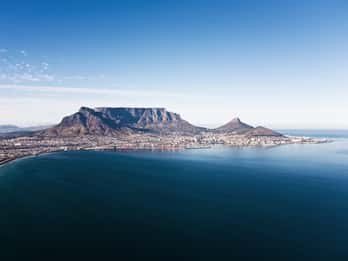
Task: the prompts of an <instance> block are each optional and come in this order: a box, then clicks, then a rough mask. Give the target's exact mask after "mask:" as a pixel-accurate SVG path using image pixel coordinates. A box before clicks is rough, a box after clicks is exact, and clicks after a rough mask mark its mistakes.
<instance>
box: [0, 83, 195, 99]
mask: <svg viewBox="0 0 348 261" xmlns="http://www.w3.org/2000/svg"><path fill="white" fill-rule="evenodd" d="M0 90H16V91H21V92H30V93H41V94H54V93H56V94H95V95H117V96H133V97H135V96H137V97H139V96H141V97H181V98H183V97H187V94H179V93H175V92H167V91H166V92H161V91H149V90H120V89H107V88H82V87H63V86H59V87H53V86H30V85H17V84H13V85H12V84H0ZM193 95H194V94H193Z"/></svg>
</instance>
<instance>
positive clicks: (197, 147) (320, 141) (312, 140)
mask: <svg viewBox="0 0 348 261" xmlns="http://www.w3.org/2000/svg"><path fill="white" fill-rule="evenodd" d="M288 137H289V136H288ZM292 138H295V137H294V136H293V137H292ZM296 138H300V137H298V136H297V137H296ZM301 139H303V137H301ZM308 140H310V142H308ZM331 142H334V140H329V139H319V138H309V137H306V140H303V141H300V142H298V141H297V142H291V143H284V144H282V143H280V144H265V145H242V146H238V145H237V146H236V145H231V144H209V145H207V144H200V145H195V146H179V147H126V148H125V147H124V148H117V147H114V148H109V147H104V148H103V147H95V148H91V147H86V148H76V147H74V148H70V149H56V150H52V151H46V150H45V151H42V152H40V151H39V152H36V153H33V154H23V155H18V156H16V157H9V158H4V159H2V160H0V167H2V166H5V165H7V164H9V163H12V162H15V161H17V160H19V159H23V158H28V157H36V156H39V155H43V154H49V153H57V152H67V151H109V152H122V151H123V152H125V151H160V152H170V151H182V150H200V149H211V148H212V147H214V145H223V146H226V147H229V148H240V147H249V148H250V147H255V148H256V147H262V148H274V147H278V146H282V145H293V144H302V145H306V144H323V143H331Z"/></svg>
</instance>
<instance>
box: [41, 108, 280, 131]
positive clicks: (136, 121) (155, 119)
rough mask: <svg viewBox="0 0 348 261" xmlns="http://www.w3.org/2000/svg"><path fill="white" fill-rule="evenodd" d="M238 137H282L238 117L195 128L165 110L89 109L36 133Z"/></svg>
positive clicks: (177, 115) (83, 109)
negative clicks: (210, 125)
mask: <svg viewBox="0 0 348 261" xmlns="http://www.w3.org/2000/svg"><path fill="white" fill-rule="evenodd" d="M202 132H208V133H211V134H214V133H215V134H222V135H223V134H240V135H245V136H247V137H255V136H282V135H281V134H280V133H278V132H275V131H273V130H271V129H267V128H264V127H256V128H254V127H252V126H250V125H248V124H246V123H244V122H242V121H241V120H240V119H239V118H234V119H233V120H231V121H230V122H228V123H226V124H225V125H223V126H221V127H219V128H216V129H206V128H202V127H197V126H194V125H192V124H190V123H189V122H187V121H185V120H183V119H182V118H181V117H180V115H179V114H176V113H173V112H169V111H167V110H166V109H164V108H127V107H125V108H123V107H119V108H108V107H101V108H94V109H92V108H88V107H81V108H80V110H79V111H78V112H76V113H74V114H72V115H70V116H67V117H64V118H63V120H62V121H61V122H60V123H59V124H58V125H56V126H54V127H51V128H48V129H45V130H42V131H39V132H36V133H35V134H36V135H39V136H45V137H76V136H83V135H96V136H115V137H117V136H120V135H128V134H133V133H153V134H161V135H167V134H178V135H196V134H200V133H202Z"/></svg>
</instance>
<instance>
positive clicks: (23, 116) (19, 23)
mask: <svg viewBox="0 0 348 261" xmlns="http://www.w3.org/2000/svg"><path fill="white" fill-rule="evenodd" d="M347 58H348V2H347V1H329V0H327V1H320V0H318V1H314V0H313V1H310V0H307V1H296V0H294V1H256V0H255V1H251V0H250V1H248V0H247V1H213V0H211V1H207V0H201V1H198V0H192V1H189V0H188V1H187V0H186V1H184V0H177V1H174V0H168V1H166V0H162V1H149V0H148V1H145V0H144V1H139V0H137V1H136V0H130V1H102V0H100V1H55V2H52V1H6V2H4V3H2V8H1V9H0V113H1V117H0V124H4V123H14V124H18V125H31V124H45V123H54V122H58V121H59V120H60V118H61V117H62V116H64V115H66V114H70V113H73V112H74V111H76V110H77V109H78V108H79V107H80V106H82V105H86V106H91V107H95V106H160V107H166V108H168V109H169V110H172V111H176V112H179V113H180V114H181V115H182V116H183V117H184V118H186V119H187V120H189V121H191V122H193V123H196V124H203V125H206V126H215V125H219V124H222V123H224V122H226V121H228V120H229V119H231V118H233V117H236V116H239V117H240V118H242V119H243V120H244V121H247V122H249V123H251V124H254V125H266V126H270V127H274V128H290V127H293V128H348V120H347V115H348V105H347V104H348V102H347V100H348V98H347V97H348V86H347V83H348V81H347V80H348V73H347V69H348V59H347Z"/></svg>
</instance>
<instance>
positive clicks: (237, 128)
mask: <svg viewBox="0 0 348 261" xmlns="http://www.w3.org/2000/svg"><path fill="white" fill-rule="evenodd" d="M252 128H253V127H252V126H250V125H248V124H246V123H244V122H242V121H241V120H240V119H239V118H234V119H232V120H231V121H229V122H228V123H226V124H224V125H222V126H220V127H218V128H216V129H213V131H214V132H226V133H236V134H237V133H243V132H246V131H248V130H250V129H252Z"/></svg>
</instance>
